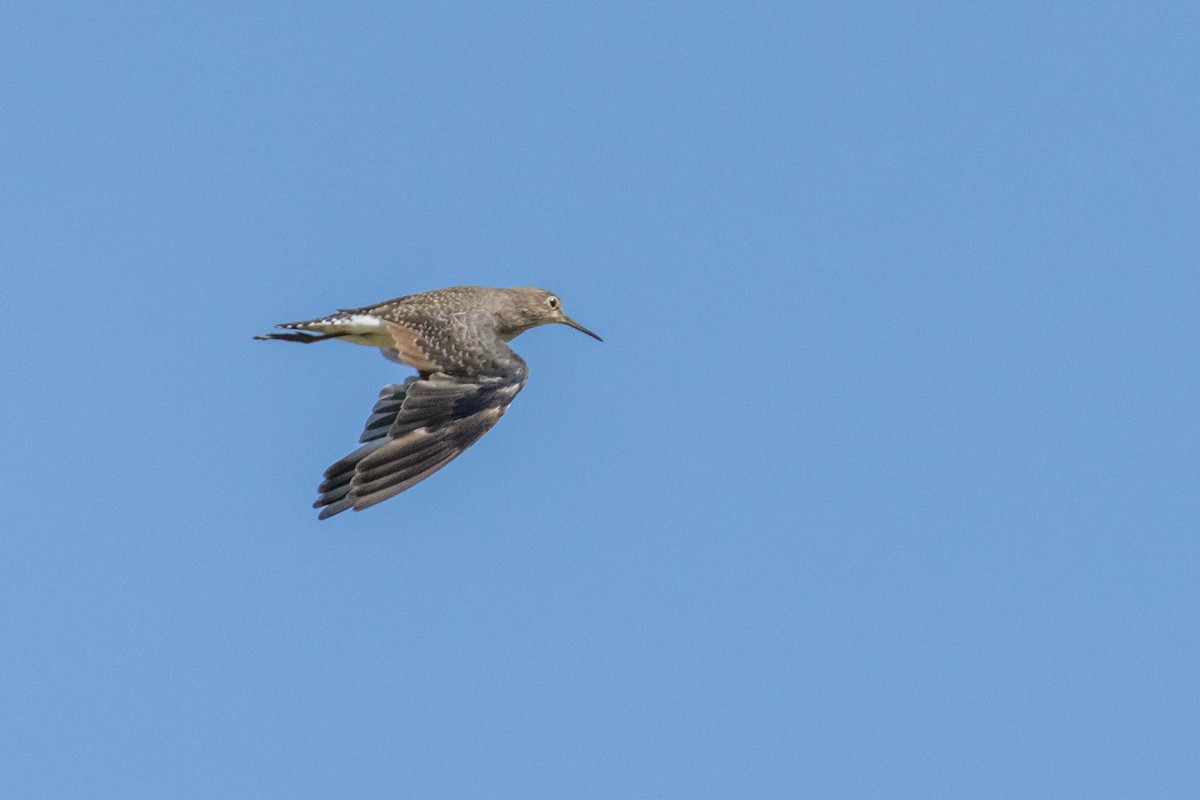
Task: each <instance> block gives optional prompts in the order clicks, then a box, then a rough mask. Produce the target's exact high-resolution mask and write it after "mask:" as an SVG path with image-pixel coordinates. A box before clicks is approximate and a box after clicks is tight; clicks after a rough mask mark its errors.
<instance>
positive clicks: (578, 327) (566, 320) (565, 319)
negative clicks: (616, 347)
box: [562, 314, 604, 342]
mask: <svg viewBox="0 0 1200 800" xmlns="http://www.w3.org/2000/svg"><path fill="white" fill-rule="evenodd" d="M562 322H563V324H564V325H570V326H571V327H572V328H574V329H575V330H577V331H583V332H584V333H586V334H587V335H588V336H590V337H592V338H593V339H595V340H596V341H597V342H603V341H604V340H603V339H601V338H600V337H599V336H597V335H596V334H594V333H592V332H591V331H589V330H588V329H587V328H585V327H583V326H582V325H580V324H579V323H578V322H576V321H575V320H573V319H571V318H570V317H568V316H567V315H566V314H563V318H562Z"/></svg>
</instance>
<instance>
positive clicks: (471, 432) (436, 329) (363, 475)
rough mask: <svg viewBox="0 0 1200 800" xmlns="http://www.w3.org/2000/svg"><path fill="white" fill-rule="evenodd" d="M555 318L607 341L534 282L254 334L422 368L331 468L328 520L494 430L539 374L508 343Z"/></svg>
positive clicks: (385, 397)
mask: <svg viewBox="0 0 1200 800" xmlns="http://www.w3.org/2000/svg"><path fill="white" fill-rule="evenodd" d="M550 323H559V324H562V325H569V326H571V327H572V328H575V329H576V330H579V331H583V332H584V333H586V334H587V335H588V336H591V337H592V338H593V339H597V340H600V341H603V340H601V339H600V337H599V336H597V335H596V334H594V333H592V332H591V331H589V330H588V329H587V328H585V327H583V326H582V325H580V324H579V323H578V322H576V321H575V320H573V319H571V318H570V317H568V316H567V315H566V314H564V313H563V310H562V301H561V300H559V299H558V296H557V295H555V294H553V293H551V292H548V291H546V290H545V289H537V288H535V287H532V286H521V287H517V288H513V289H490V288H487V287H484V286H453V287H450V288H449V289H438V290H436V291H432V292H424V293H422V294H412V295H408V296H406V297H398V298H396V299H395V300H388V301H386V302H383V303H379V304H377V305H373V306H366V307H364V308H355V309H343V310H340V311H339V312H338V313H336V314H331V315H330V316H328V317H321V318H319V319H310V320H306V321H304V322H285V323H283V324H281V325H277V326H275V327H277V328H284V329H286V330H287V331H288V333H266V334H263V335H261V336H256V337H254V338H256V339H280V340H283V341H287V342H302V343H304V344H311V343H313V342H321V341H325V340H327V339H341V340H342V341H345V342H350V343H352V344H361V345H366V346H367V347H378V348H379V349H380V351H381V352H382V353H383V355H384V356H385V357H387V358H389V359H391V360H392V361H396V362H398V363H400V364H407V365H408V366H410V367H415V368H416V370H417V374H416V375H414V376H412V377H411V378H408V379H407V380H406V381H404V383H394V384H391V385H389V386H385V387H384V388H383V390H382V391H380V393H379V400H378V401H377V402H376V403H375V407H374V409H372V411H371V416H370V417H368V418H367V424H366V426H365V428H364V429H363V432H362V436H361V437H359V442H361V443H362V446H361V447H359V448H358V449H357V450H355V451H354V452H353V453H350V454H349V455H347V456H346V457H345V458H342V459H340V460H338V461H336V462H335V463H334V464H333V465H332V466H330V467H329V469H327V470H325V480H324V481H323V482H322V483H321V485H320V486H319V487H318V488H317V491H318V492H319V493H320V497H318V498H317V501H316V502H315V503H313V507H314V508H319V509H321V513H320V519H325V518H327V517H331V516H333V515H334V514H338V513H340V512H342V511H345V510H346V509H348V508H352V509H354V510H355V511H361V510H362V509H364V508H367V507H369V506H373V505H375V504H376V503H378V502H381V501H383V500H387V499H388V498H389V497H393V496H395V495H397V494H399V493H400V492H403V491H404V490H405V489H408V488H409V487H411V486H414V485H416V484H417V483H419V482H421V481H423V480H425V479H426V478H428V477H429V476H430V475H432V474H433V473H435V472H437V471H438V470H439V469H441V468H442V467H444V466H446V464H448V463H449V462H450V461H451V460H453V459H454V458H455V457H456V456H458V455H459V454H460V453H462V452H463V451H464V450H466V449H467V448H468V447H470V446H471V445H472V444H474V443H475V442H476V441H478V439H479V437H480V436H483V435H484V434H485V433H487V432H488V431H489V430H491V428H492V426H493V425H495V424H496V423H497V422H499V421H500V417H502V416H504V412H505V411H506V410H507V409H508V405H509V403H511V402H512V401H513V398H514V397H516V396H517V393H518V392H520V391H521V389H522V388H523V387H524V386H525V381H526V380H527V379H528V377H529V369H528V367H527V366H526V364H525V361H524V360H522V358H521V357H520V356H519V355H517V354H516V353H514V352H513V351H512V349H511V348H510V347H509V346H508V342H509V341H511V340H512V339H513V338H514V337H517V336H519V335H521V334H522V333H524V332H525V331H527V330H529V329H530V328H534V327H537V326H538V325H547V324H550Z"/></svg>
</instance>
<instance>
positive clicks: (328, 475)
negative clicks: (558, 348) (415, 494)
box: [313, 354, 528, 519]
mask: <svg viewBox="0 0 1200 800" xmlns="http://www.w3.org/2000/svg"><path fill="white" fill-rule="evenodd" d="M512 359H514V360H513V361H512V362H511V368H510V369H508V370H506V371H505V372H506V374H504V375H488V376H461V375H460V376H454V375H448V374H445V373H442V372H434V373H423V374H422V375H420V376H418V377H413V378H409V379H408V380H407V381H405V382H404V383H403V384H392V385H390V386H387V387H384V389H383V391H381V392H380V393H379V400H378V402H376V403H375V407H374V409H373V410H372V413H371V416H370V417H369V418H368V419H367V424H366V427H365V428H364V430H363V434H362V437H361V438H360V441H362V442H364V444H363V446H362V447H360V448H358V449H357V450H355V451H354V452H353V453H351V454H350V455H348V456H346V457H345V458H343V459H341V460H340V461H338V462H336V463H335V464H333V465H332V466H331V467H330V468H329V469H327V470H325V480H324V481H323V482H322V483H321V485H320V487H318V489H317V491H319V492H320V493H321V496H320V498H318V499H317V502H316V503H314V504H313V507H314V508H319V509H321V514H320V518H321V519H325V518H326V517H331V516H333V515H334V514H337V513H340V512H342V511H345V510H346V509H348V508H353V509H354V510H356V511H360V510H362V509H364V508H367V507H368V506H373V505H375V504H376V503H378V502H380V501H383V500H386V499H388V498H389V497H393V496H395V495H397V494H399V493H400V492H403V491H404V490H405V489H408V488H409V487H411V486H413V485H415V484H417V483H419V482H420V481H423V480H425V479H426V478H428V477H429V476H430V475H432V474H433V473H435V472H437V471H438V470H439V469H441V468H442V467H444V466H446V464H448V463H449V462H450V461H451V460H453V459H454V458H455V457H456V456H458V455H459V454H460V453H462V452H463V451H464V450H466V449H467V448H468V447H470V446H471V445H472V444H474V443H475V442H476V441H478V439H479V437H480V436H483V435H484V434H485V433H487V432H488V431H489V430H491V428H492V426H493V425H495V424H496V423H497V422H499V421H500V417H502V416H504V412H505V411H506V410H507V409H508V405H509V403H511V402H512V401H513V398H514V397H516V396H517V393H518V392H520V391H521V389H522V388H523V387H524V386H525V381H526V379H527V378H528V370H527V368H526V366H525V362H524V361H521V360H520V359H519V358H517V356H516V355H515V354H513V355H512Z"/></svg>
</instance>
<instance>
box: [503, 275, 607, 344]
mask: <svg viewBox="0 0 1200 800" xmlns="http://www.w3.org/2000/svg"><path fill="white" fill-rule="evenodd" d="M509 291H510V292H511V293H512V295H511V296H512V298H513V300H514V301H515V302H514V303H513V305H512V306H511V314H509V313H505V314H503V315H502V316H503V317H505V318H506V319H504V323H505V324H504V326H503V328H502V329H501V332H502V333H503V334H504V335H505V338H507V339H511V338H513V337H514V336H517V335H519V334H522V333H524V332H525V331H527V330H529V329H530V328H535V327H537V326H538V325H550V324H551V323H558V324H560V325H569V326H570V327H572V328H574V329H575V330H577V331H583V332H584V333H586V334H587V335H588V336H591V337H592V338H593V339H595V340H597V341H600V342H602V341H604V340H603V339H601V338H600V337H599V336H597V335H596V334H594V333H592V332H591V331H589V330H588V329H587V328H585V327H583V326H582V325H580V324H579V323H578V322H576V321H575V320H573V319H571V318H570V317H568V316H567V315H566V314H564V313H563V309H562V300H560V299H559V297H558V295H556V294H554V293H553V292H548V291H546V290H545V289H538V288H537V287H534V286H521V287H519V288H517V289H510V290H509ZM506 311H508V309H506Z"/></svg>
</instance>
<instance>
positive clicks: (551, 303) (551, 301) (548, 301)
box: [546, 295, 558, 309]
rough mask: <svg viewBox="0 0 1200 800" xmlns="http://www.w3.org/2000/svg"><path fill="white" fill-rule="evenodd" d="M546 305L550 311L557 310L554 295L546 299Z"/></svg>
mask: <svg viewBox="0 0 1200 800" xmlns="http://www.w3.org/2000/svg"><path fill="white" fill-rule="evenodd" d="M546 305H548V306H550V308H552V309H557V308H558V298H557V297H555V296H554V295H550V296H549V297H547V298H546Z"/></svg>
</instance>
